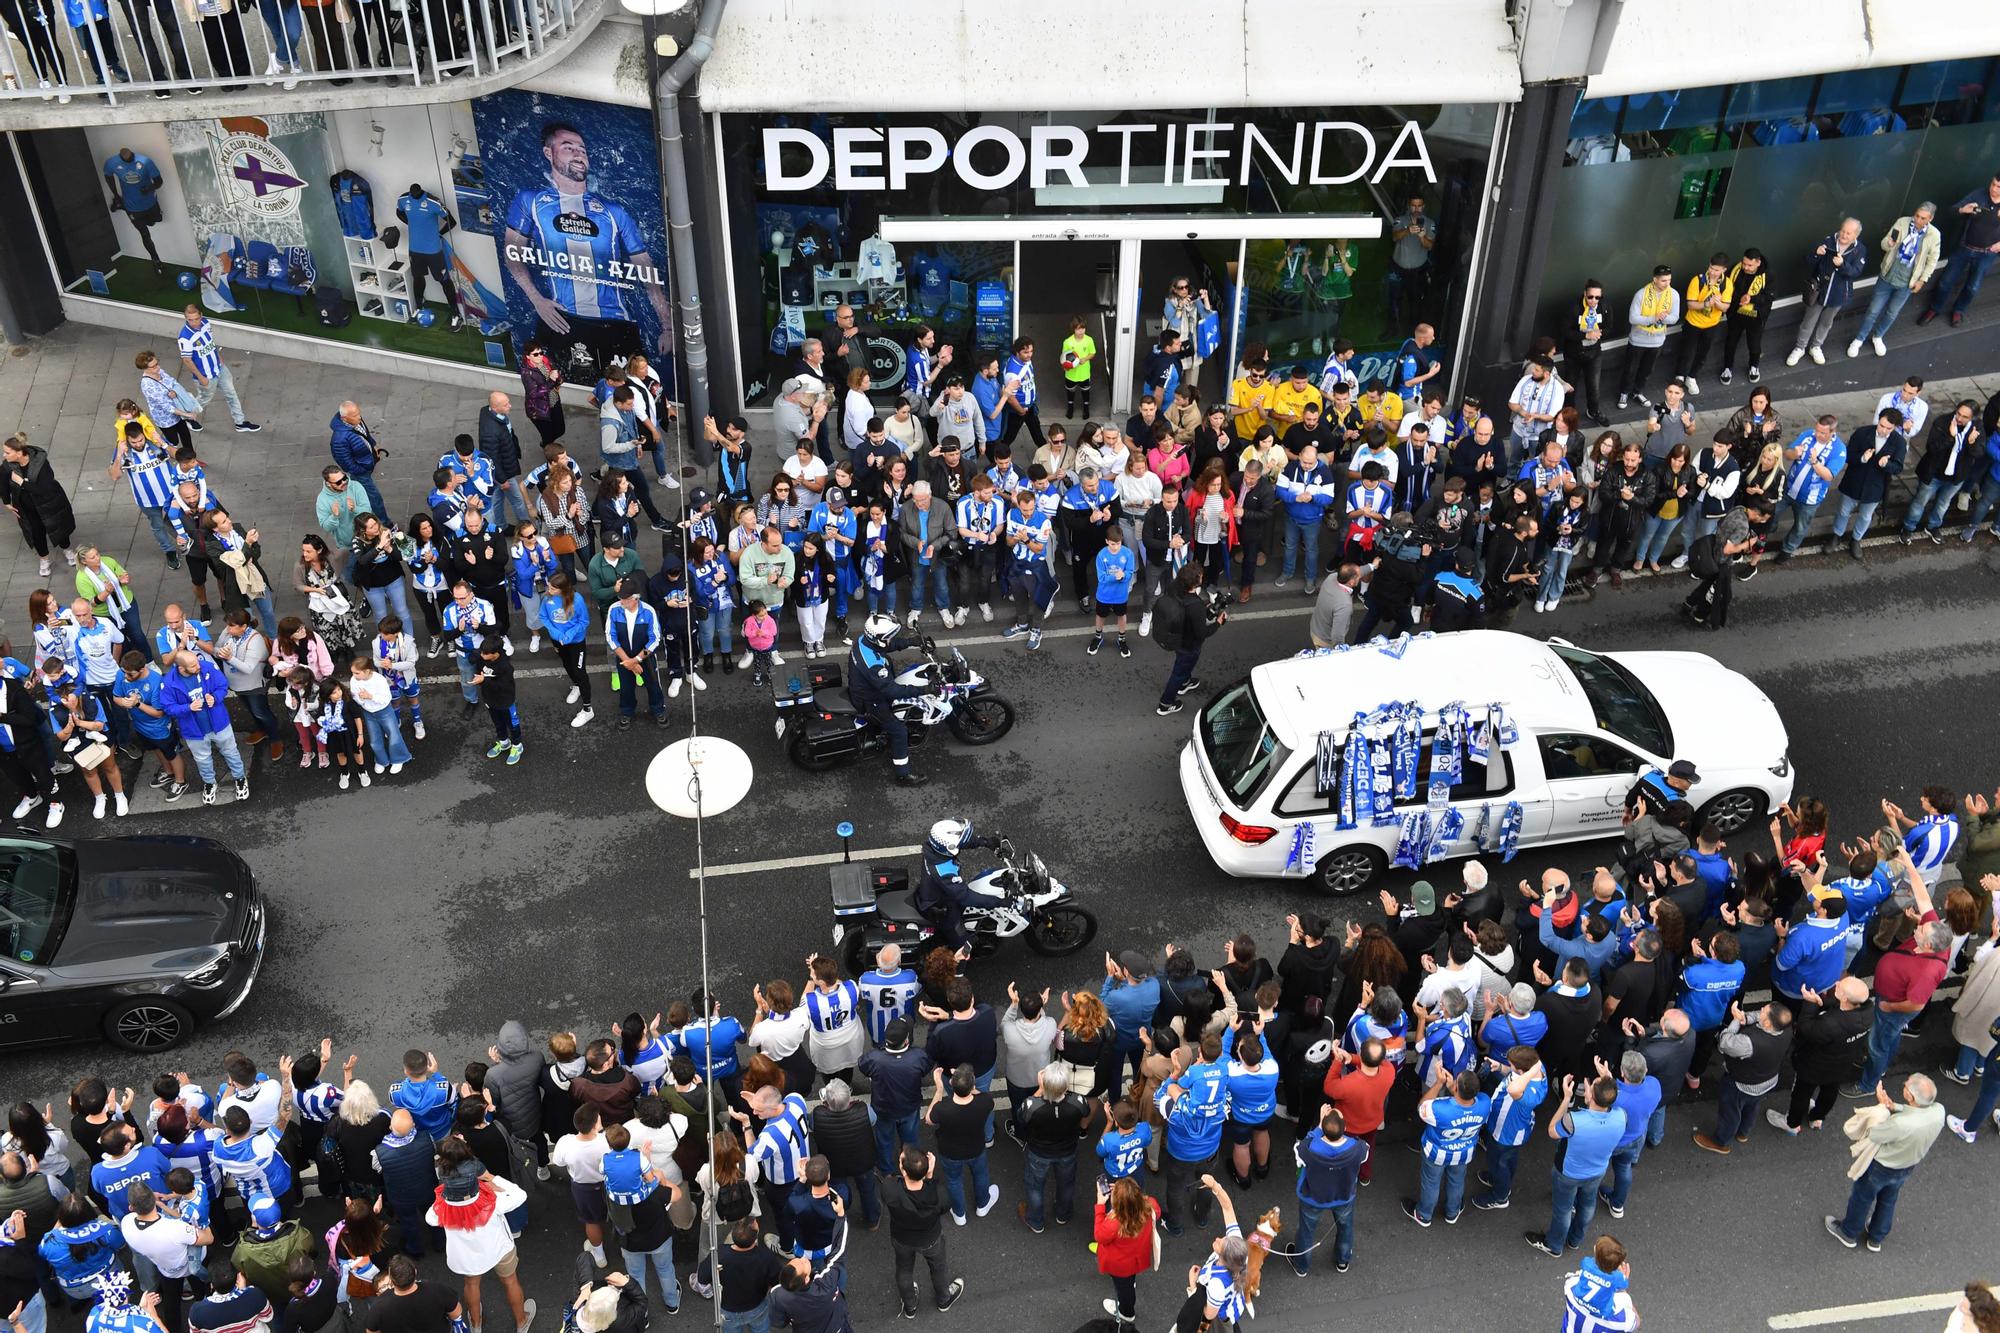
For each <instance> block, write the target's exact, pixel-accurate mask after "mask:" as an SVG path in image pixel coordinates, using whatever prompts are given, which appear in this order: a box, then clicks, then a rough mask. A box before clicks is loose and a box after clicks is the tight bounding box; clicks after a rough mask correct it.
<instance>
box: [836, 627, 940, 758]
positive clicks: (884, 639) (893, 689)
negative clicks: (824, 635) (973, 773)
mask: <svg viewBox="0 0 2000 1333" xmlns="http://www.w3.org/2000/svg"><path fill="white" fill-rule="evenodd" d="M912 642H913V640H911V639H908V638H905V637H904V636H903V633H902V627H901V626H899V625H898V624H897V623H896V618H895V617H894V616H889V615H883V614H881V613H880V612H877V613H876V614H874V615H871V616H869V617H868V619H867V620H866V621H864V622H863V623H862V626H861V637H860V638H858V639H856V640H855V642H854V647H853V649H852V650H851V651H850V652H849V653H848V655H847V696H848V698H850V699H852V700H853V701H854V706H855V707H856V708H858V709H860V710H861V711H862V712H864V713H866V714H867V715H868V716H869V717H871V718H873V719H874V720H875V725H877V726H879V727H880V728H882V732H883V734H884V735H886V736H887V737H888V738H889V763H890V765H891V766H892V767H893V768H894V769H895V772H896V782H897V784H898V785H899V786H904V787H921V786H923V785H924V782H925V779H924V777H923V775H922V774H920V773H915V772H912V771H911V769H910V731H909V728H908V727H905V726H904V725H903V719H902V718H900V717H898V716H896V704H897V703H898V702H899V701H901V700H904V699H917V698H922V697H923V696H924V695H925V694H926V693H928V691H927V690H925V689H924V688H923V687H922V686H918V685H902V684H898V683H897V681H896V665H895V662H894V661H893V660H892V659H891V658H890V656H889V654H890V653H891V652H893V651H894V650H895V649H896V648H898V647H908V646H910V644H911V643H912Z"/></svg>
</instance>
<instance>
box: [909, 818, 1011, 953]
mask: <svg viewBox="0 0 2000 1333" xmlns="http://www.w3.org/2000/svg"><path fill="white" fill-rule="evenodd" d="M999 845H1000V835H999V834H997V833H996V834H994V835H993V836H992V837H990V838H976V837H974V836H973V835H972V824H971V822H970V821H968V820H964V819H940V820H939V821H938V822H937V823H935V824H933V825H931V832H930V836H929V837H928V838H926V839H925V840H924V877H923V879H921V880H920V881H918V883H917V891H916V894H915V896H914V899H913V901H914V902H915V904H916V908H917V910H918V911H919V912H922V913H923V915H924V919H925V920H926V921H928V922H930V923H931V924H932V925H934V926H936V927H937V929H938V935H939V936H940V937H941V938H942V939H943V940H944V942H945V943H946V944H948V945H950V946H951V947H952V948H954V949H957V948H959V947H961V946H962V945H964V944H965V942H966V940H965V932H964V931H963V930H962V929H960V927H959V919H960V914H961V913H962V912H963V910H964V909H965V908H966V907H967V906H968V905H969V904H970V903H971V902H972V891H971V890H970V889H968V888H966V886H965V873H964V871H962V870H961V869H960V868H959V864H958V857H959V853H961V852H963V851H964V850H966V849H967V848H969V847H995V848H997V847H998V846H999Z"/></svg>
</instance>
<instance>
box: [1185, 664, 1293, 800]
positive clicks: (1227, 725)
mask: <svg viewBox="0 0 2000 1333" xmlns="http://www.w3.org/2000/svg"><path fill="white" fill-rule="evenodd" d="M1201 747H1202V749H1203V750H1205V751H1206V752H1207V753H1208V765H1209V767H1210V768H1211V769H1213V770H1214V771H1215V780H1216V781H1217V782H1219V783H1221V784H1222V790H1223V794H1224V795H1226V796H1227V797H1228V798H1229V799H1230V801H1231V802H1233V803H1234V804H1235V805H1237V806H1239V807H1246V806H1248V805H1249V804H1250V802H1251V801H1252V800H1253V799H1255V798H1256V795H1257V792H1258V790H1259V789H1260V788H1262V787H1263V785H1264V784H1265V783H1266V782H1267V781H1269V780H1270V777H1271V774H1272V773H1274V772H1276V771H1277V770H1278V769H1279V768H1281V767H1283V766H1284V763H1285V759H1286V758H1287V756H1288V755H1289V754H1290V753H1291V752H1290V751H1288V750H1287V749H1285V747H1284V746H1283V745H1281V744H1279V743H1278V738H1277V737H1276V736H1273V735H1272V734H1271V728H1270V726H1269V725H1268V724H1266V722H1265V721H1264V711H1263V710H1262V709H1261V708H1259V707H1257V696H1256V695H1255V694H1254V693H1253V692H1252V691H1251V689H1250V682H1249V681H1247V680H1246V681H1243V682H1242V683H1240V684H1237V685H1233V686H1231V687H1230V688H1228V689H1226V690H1224V691H1223V692H1222V693H1221V694H1219V695H1217V696H1216V698H1215V701H1214V702H1213V703H1211V704H1209V706H1208V707H1206V708H1204V709H1202V710H1201Z"/></svg>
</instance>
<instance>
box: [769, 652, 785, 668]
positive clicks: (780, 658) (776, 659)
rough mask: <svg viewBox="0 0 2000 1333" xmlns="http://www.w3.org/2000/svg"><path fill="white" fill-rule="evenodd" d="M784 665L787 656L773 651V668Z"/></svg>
mask: <svg viewBox="0 0 2000 1333" xmlns="http://www.w3.org/2000/svg"><path fill="white" fill-rule="evenodd" d="M784 664H785V655H784V654H783V653H781V652H777V651H776V650H773V651H772V653H771V665H772V666H783V665H784Z"/></svg>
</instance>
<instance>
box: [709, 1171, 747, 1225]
mask: <svg viewBox="0 0 2000 1333" xmlns="http://www.w3.org/2000/svg"><path fill="white" fill-rule="evenodd" d="M753 1202H754V1201H753V1199H752V1196H751V1193H750V1184H749V1182H748V1181H744V1180H732V1181H730V1182H729V1183H728V1184H727V1185H724V1186H723V1187H722V1188H721V1189H718V1190H717V1191H716V1192H715V1219H716V1221H718V1222H739V1221H741V1220H742V1219H744V1218H746V1217H748V1216H750V1209H751V1207H752V1206H753Z"/></svg>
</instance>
